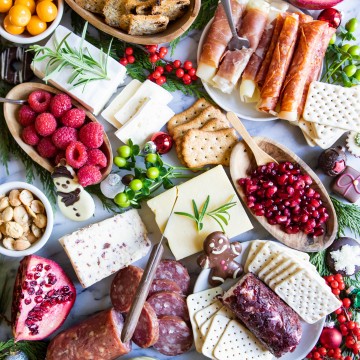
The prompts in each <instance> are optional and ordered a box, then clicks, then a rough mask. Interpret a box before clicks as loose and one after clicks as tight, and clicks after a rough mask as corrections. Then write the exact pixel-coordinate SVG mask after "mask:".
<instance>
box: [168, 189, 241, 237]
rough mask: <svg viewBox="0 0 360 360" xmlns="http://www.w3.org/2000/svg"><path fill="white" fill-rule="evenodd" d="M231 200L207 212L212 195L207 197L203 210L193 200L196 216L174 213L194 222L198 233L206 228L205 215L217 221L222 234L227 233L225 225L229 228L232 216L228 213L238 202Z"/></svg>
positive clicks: (180, 212)
mask: <svg viewBox="0 0 360 360" xmlns="http://www.w3.org/2000/svg"><path fill="white" fill-rule="evenodd" d="M231 200H232V198H231ZM231 200H230V201H229V202H227V203H225V204H223V205H221V206H219V207H218V208H216V209H214V210H211V211H208V212H207V209H208V207H209V203H210V195H208V196H207V197H206V200H205V202H204V204H203V205H202V207H201V210H200V209H199V208H198V206H197V205H196V202H195V200H194V199H193V200H192V206H193V211H194V215H192V214H189V213H187V212H182V211H176V212H174V214H176V215H181V216H186V217H188V218H190V219H192V220H194V221H195V223H196V227H197V231H201V230H202V229H203V227H204V223H203V220H204V217H205V215H207V216H210V217H211V218H212V219H213V220H215V221H216V222H217V223H218V224H219V226H220V228H221V230H222V232H225V229H224V225H226V226H227V225H228V224H229V220H230V214H229V213H228V210H229V209H231V208H232V207H233V206H235V205H236V201H231Z"/></svg>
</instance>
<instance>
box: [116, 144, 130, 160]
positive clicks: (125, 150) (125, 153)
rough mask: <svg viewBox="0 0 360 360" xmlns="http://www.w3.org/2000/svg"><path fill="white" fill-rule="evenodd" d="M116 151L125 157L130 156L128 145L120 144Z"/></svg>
mask: <svg viewBox="0 0 360 360" xmlns="http://www.w3.org/2000/svg"><path fill="white" fill-rule="evenodd" d="M117 153H118V154H119V155H120V156H121V157H123V158H125V159H127V158H129V157H130V156H131V148H130V146H128V145H123V146H120V147H119V148H118V149H117Z"/></svg>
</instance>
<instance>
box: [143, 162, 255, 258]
mask: <svg viewBox="0 0 360 360" xmlns="http://www.w3.org/2000/svg"><path fill="white" fill-rule="evenodd" d="M176 191H178V198H177V201H176V204H175V207H174V214H173V215H172V216H171V218H170V219H169V222H168V224H167V220H168V218H169V215H170V213H171V209H172V206H173V204H174V201H175V198H176ZM208 195H209V196H210V202H209V207H208V211H211V210H214V209H216V208H218V207H219V206H221V205H224V204H225V203H227V202H229V201H235V202H236V205H235V206H234V207H232V208H231V209H229V210H228V213H229V215H230V220H229V222H228V225H227V226H226V225H225V226H224V228H225V232H226V235H227V236H228V237H229V238H232V237H234V236H237V235H239V234H242V233H244V232H245V231H248V230H251V229H252V228H253V227H252V225H251V222H250V220H249V218H248V216H247V215H246V212H245V210H244V208H243V206H242V205H241V203H240V201H239V198H238V197H237V195H236V193H235V191H234V189H233V187H232V185H231V182H230V180H229V179H228V177H227V175H226V173H225V171H224V168H223V167H222V166H221V165H219V166H216V167H215V168H213V169H211V170H208V171H206V172H205V173H203V174H201V175H199V176H197V177H195V178H193V179H191V180H189V181H187V182H185V183H183V184H181V185H179V186H177V187H174V188H172V189H170V190H168V191H166V192H164V193H162V194H160V195H158V196H156V197H155V198H153V199H150V200H149V201H148V202H147V204H148V205H149V207H150V209H151V210H152V211H153V212H154V214H155V220H156V223H157V225H158V226H159V229H160V231H161V232H163V231H164V229H165V226H166V224H167V227H166V232H165V237H166V238H167V239H168V241H169V246H170V249H171V251H172V253H173V254H174V256H175V258H176V259H177V260H179V259H183V258H185V257H187V256H190V255H193V254H196V253H197V252H199V251H202V250H203V242H204V239H205V238H206V236H207V235H208V234H210V233H212V232H213V231H221V228H220V226H219V225H218V223H217V222H216V221H215V220H214V219H212V218H211V217H210V216H208V215H205V216H204V220H203V224H204V226H203V229H202V230H201V231H197V227H196V224H195V222H194V221H193V220H192V219H190V218H188V217H186V216H181V215H177V214H175V212H186V213H189V214H193V206H192V200H194V201H195V202H196V204H197V206H198V208H201V207H202V205H203V204H204V202H205V200H206V198H207V196H208Z"/></svg>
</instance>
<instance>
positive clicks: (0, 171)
mask: <svg viewBox="0 0 360 360" xmlns="http://www.w3.org/2000/svg"><path fill="white" fill-rule="evenodd" d="M356 5H360V1H359V0H345V1H344V2H343V3H341V4H339V6H338V8H339V9H341V10H342V11H343V13H344V18H345V20H346V19H349V18H351V17H357V18H360V11H359V10H360V9H359V6H356ZM314 14H316V13H314ZM62 23H63V24H65V25H68V24H69V12H67V13H65V17H64V20H63V22H62ZM359 30H360V29H359ZM358 35H359V32H358ZM199 37H200V33H193V34H190V36H188V37H187V38H185V39H183V40H182V41H181V43H180V44H179V45H178V47H177V49H176V52H175V55H174V57H173V59H175V58H179V59H180V60H186V59H190V60H193V61H195V59H194V56H195V54H196V50H197V43H198V40H199ZM129 80H130V79H129ZM118 91H121V88H119V90H118ZM193 101H194V99H193V98H191V97H186V96H185V95H183V94H181V93H176V94H175V96H174V100H173V101H172V102H171V103H170V107H171V108H172V109H173V110H174V111H175V112H176V113H177V112H180V111H182V110H183V109H185V108H187V107H188V106H189V105H191V103H192V102H193ZM99 120H100V121H101V122H102V123H103V124H104V126H105V130H106V132H107V134H108V136H109V139H110V141H111V143H112V146H113V149H114V150H115V149H116V148H117V147H118V146H120V145H121V144H120V141H119V140H118V139H117V138H116V137H115V136H114V135H113V133H114V130H115V129H114V128H113V127H112V126H111V125H109V124H107V123H106V122H105V121H103V120H102V119H101V118H99ZM244 124H245V126H246V128H247V129H248V131H249V132H250V134H251V135H259V136H267V137H271V138H272V139H274V140H276V141H279V142H281V143H282V144H283V145H285V146H287V147H288V148H290V149H291V150H292V151H294V152H295V153H296V154H297V155H298V156H300V157H301V158H302V159H303V160H304V161H305V162H307V163H308V164H309V165H310V166H311V167H312V168H313V169H314V170H315V172H316V173H317V174H318V175H319V176H320V178H321V180H322V181H323V182H324V184H325V186H326V187H327V188H329V182H330V180H331V179H330V178H329V177H326V176H324V175H323V174H322V173H321V172H320V171H319V170H317V169H316V164H317V158H318V156H319V154H320V153H321V151H322V150H321V149H320V148H318V147H316V148H311V147H309V146H308V145H307V144H306V142H305V139H304V137H303V135H302V133H301V131H300V129H299V128H297V127H293V126H290V125H288V124H287V123H286V122H283V121H280V120H278V121H271V122H263V123H260V122H250V121H244ZM345 138H346V137H345V136H343V137H342V138H341V139H340V140H339V141H338V142H337V144H341V145H344V144H345ZM166 158H167V161H168V162H172V163H177V162H176V157H175V155H174V154H173V152H172V153H170V155H167V156H166ZM348 163H349V165H352V166H354V167H356V168H358V169H360V160H359V159H356V158H355V157H352V156H351V155H349V161H348ZM24 179H25V172H24V168H23V166H22V164H21V163H20V162H19V161H16V160H15V159H12V161H11V163H10V166H9V173H6V171H5V168H4V167H1V166H0V184H2V183H5V182H9V181H24ZM35 185H37V186H38V187H39V188H40V189H41V188H42V186H41V183H40V182H38V181H36V182H35ZM95 201H96V212H95V215H94V217H93V218H91V219H89V220H88V221H85V222H83V223H76V222H72V221H70V220H67V219H66V218H64V217H63V216H62V214H61V213H60V211H57V212H56V214H55V219H54V229H53V232H52V235H51V237H50V240H49V241H48V243H47V244H46V245H45V246H44V248H43V249H41V250H40V251H39V252H38V253H37V254H38V255H40V256H44V257H48V258H50V259H53V260H55V261H56V262H58V263H59V264H60V265H61V266H62V267H63V269H64V270H65V271H66V273H67V274H68V275H69V276H70V278H71V279H72V280H73V281H74V283H75V285H76V290H77V299H76V303H75V306H74V307H73V309H72V311H71V313H70V315H69V317H68V318H67V320H66V322H65V323H64V325H63V326H62V327H61V329H66V328H68V327H69V326H71V325H73V324H75V323H77V322H79V321H82V320H84V319H86V318H88V317H89V316H90V315H91V314H93V313H95V312H97V311H100V310H103V309H106V308H108V307H110V306H111V303H110V298H109V288H110V284H111V281H112V279H113V276H110V277H108V278H106V279H104V280H102V281H100V282H98V283H97V284H95V285H93V286H91V287H90V288H88V289H83V288H82V287H81V286H80V284H79V282H78V280H77V278H76V275H75V273H74V271H73V269H72V266H71V264H70V262H69V260H68V258H67V256H66V254H65V252H64V251H63V249H62V247H61V246H60V244H59V242H58V239H59V238H60V237H61V236H63V235H65V234H67V233H71V232H72V231H74V230H77V229H78V228H79V227H83V226H85V225H87V224H91V223H93V222H97V221H100V220H103V219H106V218H108V217H109V216H111V214H109V213H108V212H106V211H104V210H103V209H102V206H101V203H100V202H99V201H98V200H97V199H95ZM140 213H141V216H142V218H143V220H144V222H145V224H146V226H147V228H148V230H149V233H150V238H151V240H152V241H153V243H156V242H157V241H158V240H159V238H160V233H159V230H158V228H157V226H156V224H155V221H154V217H153V215H152V213H151V212H150V210H149V209H148V208H147V207H146V206H144V207H143V208H142V209H141V210H140ZM251 221H252V223H253V225H254V229H253V230H252V231H249V232H247V233H245V234H242V235H240V236H238V237H236V238H235V239H236V240H239V241H247V240H252V239H271V236H270V235H269V234H268V233H267V232H266V231H265V230H264V229H263V228H262V227H261V226H260V225H259V224H258V223H257V222H256V221H255V220H254V219H253V218H251ZM164 256H165V257H169V258H170V257H172V255H171V253H170V251H169V250H168V249H166V252H165V255H164ZM19 261H20V259H19V258H10V257H7V258H4V264H3V266H2V268H1V269H0V273H2V274H4V273H9V274H10V275H11V277H12V279H14V278H15V274H16V270H17V267H18V265H19ZM146 261H147V258H143V259H141V260H140V261H138V262H137V263H136V265H138V266H141V267H144V266H145V264H146ZM183 263H184V264H185V265H186V266H187V267H188V269H189V272H190V274H191V277H192V281H193V282H194V281H195V280H196V277H197V274H198V273H199V268H198V267H197V265H196V256H192V257H189V258H186V259H185V260H184V261H183ZM0 281H2V280H1V278H0ZM12 285H13V284H12V283H11V284H10V286H12ZM8 314H9V307H8ZM9 336H11V335H10V328H9V327H7V326H6V325H5V323H4V322H2V323H1V324H0V340H5V339H7V338H8V337H9ZM140 355H147V356H153V357H156V358H158V359H166V358H169V357H166V356H163V355H161V354H159V353H158V352H157V351H155V350H152V349H145V350H144V349H138V348H137V347H136V346H134V347H133V351H132V352H131V353H130V354H128V355H126V356H124V357H122V359H129V358H132V357H135V356H140ZM203 358H204V357H203V356H202V355H200V354H198V353H196V352H195V350H193V351H191V352H188V353H186V354H184V355H182V356H179V357H177V359H194V360H195V359H203Z"/></svg>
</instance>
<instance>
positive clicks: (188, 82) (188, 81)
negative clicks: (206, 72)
mask: <svg viewBox="0 0 360 360" xmlns="http://www.w3.org/2000/svg"><path fill="white" fill-rule="evenodd" d="M183 83H184V85H190V84H191V79H190V80H184V79H183ZM262 212H263V211H262ZM262 212H261V214H259V215H257V216H262V215H264V214H265V212H264V214H263V213H262Z"/></svg>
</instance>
